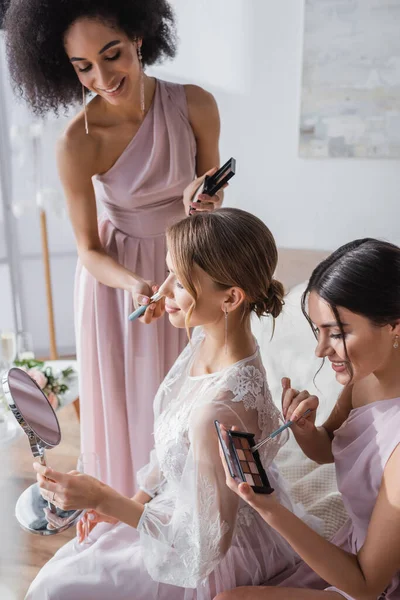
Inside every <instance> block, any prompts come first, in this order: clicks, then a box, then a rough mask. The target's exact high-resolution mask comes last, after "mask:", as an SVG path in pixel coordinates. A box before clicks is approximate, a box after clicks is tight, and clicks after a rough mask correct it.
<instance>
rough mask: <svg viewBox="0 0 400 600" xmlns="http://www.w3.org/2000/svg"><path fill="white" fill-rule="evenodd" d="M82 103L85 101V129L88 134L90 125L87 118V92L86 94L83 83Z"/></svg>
mask: <svg viewBox="0 0 400 600" xmlns="http://www.w3.org/2000/svg"><path fill="white" fill-rule="evenodd" d="M82 103H83V113H84V115H85V131H86V135H87V134H88V133H89V126H88V118H87V106H86V94H85V86H84V85H82Z"/></svg>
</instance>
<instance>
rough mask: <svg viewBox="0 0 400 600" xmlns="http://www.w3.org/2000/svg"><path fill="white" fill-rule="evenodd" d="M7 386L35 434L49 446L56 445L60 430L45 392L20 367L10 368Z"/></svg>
mask: <svg viewBox="0 0 400 600" xmlns="http://www.w3.org/2000/svg"><path fill="white" fill-rule="evenodd" d="M8 386H9V390H10V394H11V396H12V399H13V401H14V403H15V405H16V407H17V408H18V410H19V412H20V413H21V415H22V417H23V418H24V420H25V421H26V423H27V425H29V427H30V428H31V429H32V431H33V432H34V433H35V435H36V436H37V437H38V438H39V439H41V440H42V441H43V442H44V443H45V444H48V445H49V446H57V445H58V444H59V443H60V440H61V431H60V426H59V424H58V419H57V416H56V413H55V412H54V410H53V409H52V407H51V405H50V403H49V401H48V400H47V398H46V396H45V394H44V393H43V392H42V390H41V389H40V388H39V386H38V385H37V384H36V382H35V381H33V379H32V378H31V377H29V375H28V373H26V372H25V371H23V370H22V369H16V368H13V369H10V371H9V373H8Z"/></svg>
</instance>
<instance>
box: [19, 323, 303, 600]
mask: <svg viewBox="0 0 400 600" xmlns="http://www.w3.org/2000/svg"><path fill="white" fill-rule="evenodd" d="M202 339H203V333H202V332H201V330H197V331H196V332H195V334H194V335H193V339H192V343H191V344H189V345H188V346H187V347H186V349H185V350H184V351H183V352H182V354H181V356H180V357H179V358H178V360H177V361H176V363H175V365H174V366H173V368H172V369H171V371H170V372H169V374H168V375H167V377H166V379H165V380H164V382H163V384H162V385H161V387H160V389H159V391H158V393H157V396H156V398H155V402H154V410H155V425H154V441H155V444H154V450H153V451H152V453H151V460H150V462H149V464H148V465H147V466H146V467H145V468H143V469H142V470H141V471H140V472H139V475H138V479H139V485H140V487H141V488H142V489H143V490H144V491H145V492H146V493H148V494H149V495H150V496H151V497H152V500H151V501H150V502H149V503H148V504H146V505H145V511H144V513H143V515H142V518H141V520H140V522H139V525H138V528H137V530H134V529H133V528H131V527H128V526H127V525H125V524H119V525H117V526H114V527H111V528H110V527H109V526H105V525H101V526H98V527H96V528H95V530H94V533H95V534H96V535H95V537H97V539H96V541H95V542H94V543H93V544H92V545H91V546H90V547H88V548H86V549H85V548H83V549H81V550H80V551H79V550H78V551H77V550H76V549H73V547H72V545H71V544H68V545H67V546H65V547H64V548H63V549H61V551H59V552H58V553H57V554H56V556H55V558H54V559H52V561H50V563H48V565H47V566H46V567H45V568H44V569H43V570H42V571H41V573H40V574H39V576H38V578H37V579H36V580H35V582H34V584H33V586H32V588H31V591H30V595H28V598H30V599H32V598H34V599H36V598H40V600H43V599H46V598H51V599H52V600H53V599H56V598H57V599H60V600H61V599H64V598H65V599H67V598H68V599H70V598H72V597H74V594H75V595H76V594H78V596H79V598H80V599H86V598H92V597H93V598H96V599H104V600H105V599H106V598H107V600H109V599H110V598H113V600H117V599H118V600H122V599H125V598H126V599H128V598H129V600H132V599H133V598H134V599H135V600H152V599H154V600H164V599H165V600H194V599H196V600H212V598H213V597H214V596H215V594H217V593H218V592H220V591H223V590H225V589H230V588H233V587H236V586H238V585H257V584H260V583H262V582H265V581H267V580H268V579H269V578H271V577H273V576H274V575H275V574H277V573H279V572H280V571H281V570H283V569H284V568H285V567H288V566H291V565H292V564H294V562H295V561H296V558H297V557H296V556H295V554H294V552H293V551H292V549H291V548H290V547H289V546H288V545H287V544H286V542H284V540H283V539H282V538H281V537H280V536H279V535H278V534H277V533H276V532H275V531H273V530H272V529H271V528H270V527H269V526H268V525H267V524H266V523H265V522H264V521H263V520H262V519H261V518H260V517H259V515H258V514H257V513H256V512H255V511H253V509H251V508H250V507H249V506H248V505H246V504H244V503H243V502H242V501H240V500H239V498H238V496H236V495H235V494H234V493H233V492H231V490H229V488H228V487H227V486H226V483H225V474H224V471H223V467H222V464H221V461H220V457H219V452H218V437H217V433H216V429H215V425H214V421H215V419H218V420H219V421H220V422H221V423H224V424H226V425H231V426H233V425H236V426H237V427H238V428H240V429H241V430H243V431H249V432H252V433H255V434H256V439H261V438H262V437H264V436H266V435H267V434H268V433H270V432H271V431H273V430H274V429H276V428H277V427H278V426H279V425H280V414H279V411H278V410H277V408H276V407H275V406H274V404H273V402H272V399H271V396H270V393H269V389H268V384H267V380H266V375H265V372H264V368H263V366H262V363H261V359H260V355H259V351H258V350H257V351H256V352H255V354H254V355H253V356H250V357H249V358H246V359H244V360H242V361H240V362H238V363H236V364H234V365H232V366H230V367H228V368H225V369H223V370H221V371H220V372H218V373H213V374H210V375H203V376H198V377H192V376H191V375H190V372H191V366H192V362H193V360H194V359H195V356H196V351H197V349H198V347H199V344H201V342H202ZM285 440H286V436H281V438H280V439H279V438H275V439H274V440H273V441H271V442H270V443H268V444H266V445H265V446H264V447H263V449H262V451H261V460H262V463H263V465H264V467H265V468H266V471H267V474H268V477H269V479H270V482H271V485H272V486H273V487H274V488H275V490H276V492H277V494H278V495H279V497H280V500H281V501H282V502H283V503H284V504H286V505H287V506H288V507H289V508H292V505H291V502H290V500H289V497H288V496H287V494H286V492H285V491H284V488H283V483H282V480H281V478H280V477H279V474H278V472H277V470H276V468H275V467H274V466H273V464H272V461H273V459H274V457H275V455H276V453H277V451H278V449H279V446H280V445H281V444H282V443H284V441H285ZM63 561H64V565H66V564H67V563H68V568H67V569H66V571H65V573H68V577H67V576H66V575H64V576H62V563H63ZM96 572H97V573H99V574H100V573H102V575H101V576H100V575H99V577H98V580H96V577H94V578H93V574H94V573H96ZM85 574H86V579H85ZM89 574H91V578H90V577H89ZM60 580H61V581H62V582H63V585H61V584H60ZM88 582H90V583H91V586H92V587H90V584H88ZM46 593H47V594H48V595H46ZM85 594H87V595H85ZM90 594H92V595H90Z"/></svg>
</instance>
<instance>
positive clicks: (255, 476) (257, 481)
mask: <svg viewBox="0 0 400 600" xmlns="http://www.w3.org/2000/svg"><path fill="white" fill-rule="evenodd" d="M254 481H255V483H256V485H257V486H258V487H262V485H263V483H262V481H261V477H260V476H259V475H254Z"/></svg>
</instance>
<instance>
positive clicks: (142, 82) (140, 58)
mask: <svg viewBox="0 0 400 600" xmlns="http://www.w3.org/2000/svg"><path fill="white" fill-rule="evenodd" d="M137 55H138V59H139V68H140V110H141V111H142V117H144V110H145V105H144V71H143V56H142V48H141V47H140V46H139V43H137Z"/></svg>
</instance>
